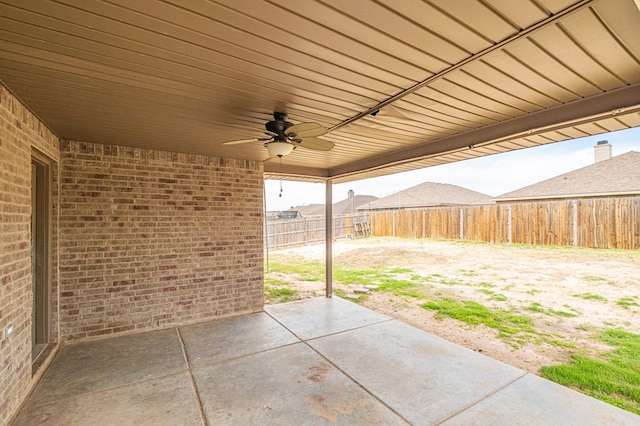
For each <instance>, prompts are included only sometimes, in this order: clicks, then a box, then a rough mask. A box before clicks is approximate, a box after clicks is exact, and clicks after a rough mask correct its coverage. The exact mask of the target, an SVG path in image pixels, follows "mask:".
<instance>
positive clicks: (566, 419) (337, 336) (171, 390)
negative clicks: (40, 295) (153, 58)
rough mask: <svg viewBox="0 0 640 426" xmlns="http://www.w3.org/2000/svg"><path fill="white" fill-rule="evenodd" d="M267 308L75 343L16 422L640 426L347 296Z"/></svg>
mask: <svg viewBox="0 0 640 426" xmlns="http://www.w3.org/2000/svg"><path fill="white" fill-rule="evenodd" d="M265 311H266V313H258V314H249V315H243V316H239V317H234V318H227V319H221V320H217V321H212V322H208V323H202V324H196V325H189V326H183V327H180V328H179V329H171V330H165V331H158V332H151V333H142V334H137V335H127V336H117V337H113V338H106V339H103V340H95V341H87V342H83V343H79V344H73V345H69V346H65V347H63V348H62V349H61V350H60V352H59V353H58V354H57V356H56V357H55V359H54V361H53V363H52V364H51V366H50V367H49V369H48V370H47V372H46V373H45V374H44V376H43V378H42V380H41V382H40V383H39V384H38V386H37V387H36V389H35V391H34V393H33V394H32V396H31V397H30V398H29V400H28V401H27V402H26V403H25V406H24V408H23V409H22V410H21V412H20V414H19V416H18V418H17V419H16V421H15V425H18V426H22V425H35V424H38V425H76V424H78V425H80V424H82V425H85V424H87V425H103V424H107V425H124V424H151V425H159V424H161V425H165V424H168V425H172V424H176V425H177V424H180V425H183V424H184V425H190V424H201V425H227V424H238V425H246V424H260V425H263V424H267V425H269V424H274V425H276V424H277V425H289V424H308V425H316V424H317V425H320V424H349V425H374V424H384V425H395V424H416V425H423V424H447V425H449V424H451V425H468V424H471V425H487V424H491V425H492V424H498V425H502V424H523V425H524V424H526V425H527V426H535V425H544V426H547V425H574V424H575V425H578V424H589V425H611V424H619V425H640V416H636V415H634V414H631V413H629V412H626V411H623V410H620V409H618V408H616V407H614V406H611V405H608V404H605V403H602V402H600V401H597V400H595V399H592V398H589V397H587V396H584V395H582V394H579V393H576V392H573V391H571V390H569V389H567V388H564V387H562V386H560V385H557V384H555V383H552V382H549V381H547V380H544V379H542V378H539V377H536V376H533V375H530V374H526V373H525V372H524V371H522V370H519V369H517V368H514V367H511V366H508V365H506V364H503V363H501V362H499V361H495V360H493V359H491V358H488V357H486V356H484V355H481V354H478V353H476V352H473V351H470V350H468V349H465V348H463V347H461V346H458V345H455V344H453V343H450V342H447V341H445V340H443V339H440V338H438V337H435V336H432V335H430V334H428V333H425V332H422V331H420V330H418V329H415V328H413V327H410V326H408V325H405V324H403V323H401V322H398V321H396V320H393V319H390V318H388V317H386V316H384V315H381V314H378V313H375V312H372V311H370V310H368V309H366V308H364V307H362V306H360V305H357V304H355V303H351V302H348V301H345V300H342V299H339V298H332V299H326V298H318V299H306V300H301V301H297V302H293V303H288V304H282V305H274V306H268V307H266V308H265ZM287 329H288V330H290V331H288V330H287ZM293 333H295V335H294V334H293ZM296 335H297V336H296ZM183 345H184V351H185V353H186V357H185V353H183V351H182V348H183ZM187 359H189V360H191V362H190V363H187ZM15 425H14V426H15Z"/></svg>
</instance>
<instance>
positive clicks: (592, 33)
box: [0, 0, 640, 183]
mask: <svg viewBox="0 0 640 426" xmlns="http://www.w3.org/2000/svg"><path fill="white" fill-rule="evenodd" d="M637 4H638V2H637V1H635V2H634V0H607V1H597V0H552V1H551V0H542V1H541V0H513V1H490V2H489V1H486V0H465V1H448V2H447V1H437V2H434V1H429V2H420V1H396V2H392V4H386V3H385V4H383V3H382V2H379V1H374V0H362V1H357V2H338V1H336V0H327V1H317V0H300V1H280V2H273V1H272V2H264V1H258V0H244V1H233V0H215V1H207V2H199V1H178V2H176V1H169V2H160V1H157V2H153V1H139V2H126V1H122V0H119V1H109V2H105V1H77V0H60V1H55V2H43V1H23V0H0V28H1V29H2V30H1V31H0V40H1V43H2V49H0V80H1V81H2V84H4V85H6V86H7V87H9V88H10V89H11V91H12V92H14V93H15V94H16V95H17V97H19V98H20V99H21V100H22V101H23V102H24V103H25V104H26V105H28V106H29V107H30V108H31V109H32V110H33V112H34V113H35V114H36V115H37V116H38V117H39V118H40V119H41V120H42V121H43V122H44V123H46V124H47V126H49V127H50V128H51V129H52V130H53V132H54V133H55V134H57V135H58V136H59V137H60V138H62V139H67V140H79V141H84V142H95V143H107V144H116V145H125V146H131V147H140V148H151V149H156V150H164V151H180V152H186V153H195V154H205V155H213V156H217V157H225V158H238V159H244V160H254V161H261V162H262V161H264V160H268V161H264V170H265V174H266V176H267V177H278V176H282V177H284V178H291V179H298V180H315V181H324V180H326V179H328V178H330V179H332V181H333V182H334V183H340V182H346V181H350V180H356V179H361V178H366V177H373V176H380V175H384V174H389V173H393V172H400V171H406V170H412V169H416V168H421V167H426V166H432V165H437V164H443V163H448V162H452V161H459V160H464V159H469V158H475V157H480V156H484V155H489V154H494V153H499V152H505V151H510V150H514V149H520V148H525V147H531V146H537V145H541V144H546V143H551V142H555V141H561V140H567V139H572V138H576V137H582V136H587V135H594V134H599V133H604V132H607V131H613V130H620V129H624V128H630V127H636V126H640V61H638V58H640V33H639V32H638V31H637V28H638V22H640V10H639V8H638V6H637ZM274 111H281V112H285V113H287V114H288V116H289V120H290V122H291V123H293V124H298V123H301V122H315V123H318V124H320V125H321V126H324V127H326V128H328V129H329V132H328V133H327V134H325V135H323V136H320V138H322V139H326V140H329V141H331V142H334V143H335V148H334V149H333V150H331V151H326V152H324V151H313V150H309V149H303V148H301V149H296V150H295V151H294V152H292V153H291V154H289V155H287V156H286V157H284V158H282V161H280V160H277V161H276V160H269V157H268V155H267V151H266V149H265V148H264V147H263V146H262V142H258V141H255V142H251V143H247V144H238V145H224V144H223V142H225V141H231V140H236V139H247V138H262V137H264V130H265V128H264V124H265V122H267V121H268V120H270V119H271V118H272V114H273V112H274Z"/></svg>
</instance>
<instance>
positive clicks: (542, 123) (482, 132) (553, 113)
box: [329, 84, 640, 178]
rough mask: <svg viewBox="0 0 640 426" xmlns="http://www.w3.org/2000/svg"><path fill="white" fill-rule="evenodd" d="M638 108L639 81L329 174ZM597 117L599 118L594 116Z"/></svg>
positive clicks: (408, 159) (339, 174)
mask: <svg viewBox="0 0 640 426" xmlns="http://www.w3.org/2000/svg"><path fill="white" fill-rule="evenodd" d="M634 108H637V109H640V84H634V85H630V86H626V87H624V88H621V89H616V90H612V91H610V92H606V93H602V94H598V95H595V96H591V97H588V98H583V99H580V100H577V101H573V102H569V103H566V104H563V105H559V106H556V107H553V108H549V109H545V110H542V111H538V112H534V113H531V114H527V115H524V116H520V117H516V118H512V119H510V120H507V121H503V122H501V123H497V124H493V125H490V126H486V127H483V128H480V129H477V130H471V131H469V132H465V133H460V134H457V135H454V136H450V137H447V138H444V139H440V140H438V141H435V142H427V143H423V144H419V145H416V146H413V147H411V148H406V149H402V150H398V151H394V152H391V153H388V154H384V155H380V156H377V157H373V158H368V159H364V160H361V161H356V162H353V163H349V164H345V165H342V166H338V167H334V168H332V169H330V170H329V177H331V178H338V177H345V176H349V175H352V174H357V173H360V172H363V171H367V170H374V169H380V168H385V167H388V166H392V165H397V164H402V163H408V162H412V161H416V160H420V159H424V158H428V157H430V156H434V155H439V154H443V153H446V152H452V151H456V150H461V149H471V148H470V147H479V146H481V145H486V144H490V143H496V142H501V141H506V140H508V139H510V138H514V137H521V136H526V135H534V134H537V133H541V132H542V131H548V130H550V128H552V127H554V126H557V127H558V128H559V129H560V128H563V127H569V126H571V125H576V124H579V123H577V122H579V121H585V120H586V121H592V120H593V119H595V118H602V117H603V116H606V115H611V116H615V115H616V114H619V113H622V112H628V110H629V109H634ZM598 116H600V117H598Z"/></svg>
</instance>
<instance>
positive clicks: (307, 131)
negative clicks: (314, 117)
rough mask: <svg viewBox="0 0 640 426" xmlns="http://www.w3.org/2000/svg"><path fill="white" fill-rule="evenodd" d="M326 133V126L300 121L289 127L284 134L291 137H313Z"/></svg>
mask: <svg viewBox="0 0 640 426" xmlns="http://www.w3.org/2000/svg"><path fill="white" fill-rule="evenodd" d="M325 133H327V129H326V127H322V126H321V125H319V124H318V123H300V124H294V125H293V126H291V127H289V128H288V129H287V130H286V132H285V134H286V135H287V136H290V137H292V138H296V139H304V138H315V137H317V136H322V135H324V134H325Z"/></svg>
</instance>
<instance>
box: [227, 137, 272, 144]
mask: <svg viewBox="0 0 640 426" xmlns="http://www.w3.org/2000/svg"><path fill="white" fill-rule="evenodd" d="M271 139H273V138H253V139H240V140H237V141H227V142H222V145H239V144H241V143H249V142H264V141H270V140H271Z"/></svg>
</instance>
